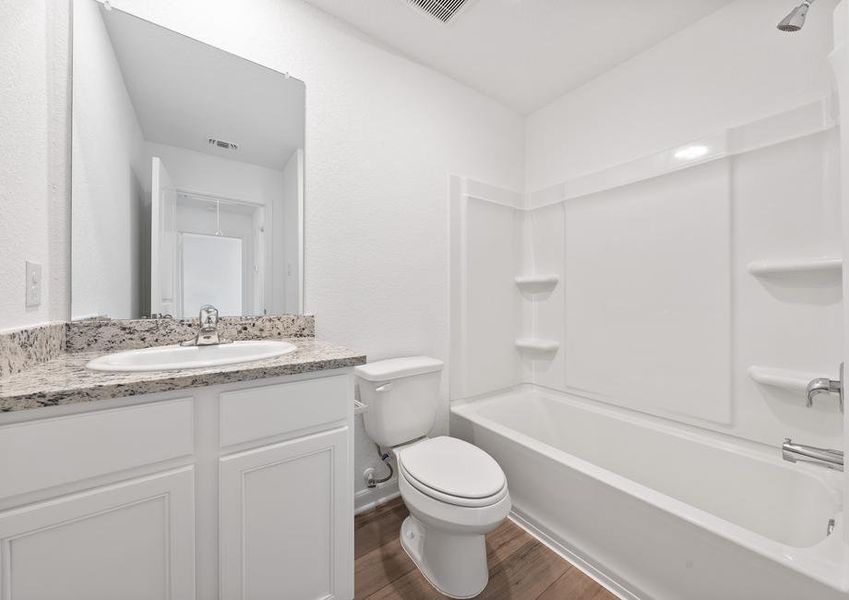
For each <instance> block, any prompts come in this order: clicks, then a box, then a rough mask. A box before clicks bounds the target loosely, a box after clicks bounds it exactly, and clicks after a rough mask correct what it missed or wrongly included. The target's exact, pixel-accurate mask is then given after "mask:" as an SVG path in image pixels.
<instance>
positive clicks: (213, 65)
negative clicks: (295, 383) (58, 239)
mask: <svg viewBox="0 0 849 600" xmlns="http://www.w3.org/2000/svg"><path fill="white" fill-rule="evenodd" d="M74 10H75V12H74V49H73V51H74V57H73V61H74V64H73V73H74V75H73V78H74V91H73V94H74V98H73V99H74V111H73V164H72V170H73V177H72V179H73V181H72V196H73V197H72V240H71V243H72V249H71V254H72V258H71V262H72V286H71V287H72V299H71V305H72V316H73V318H75V319H81V318H93V317H111V318H139V317H143V316H150V315H172V316H174V317H193V316H195V315H197V312H198V309H199V307H200V306H202V305H204V304H213V305H215V306H216V307H218V309H219V310H220V312H221V315H233V316H235V315H261V314H280V313H300V312H302V310H303V300H302V289H303V285H302V284H303V226H302V219H303V206H304V95H305V86H304V84H303V82H301V81H298V80H296V79H294V78H291V77H288V76H287V75H285V74H283V73H279V72H277V71H274V70H271V69H268V68H266V67H263V66H261V65H257V64H255V63H252V62H250V61H247V60H245V59H242V58H239V57H237V56H234V55H232V54H228V53H226V52H224V51H222V50H219V49H217V48H213V47H211V46H208V45H206V44H203V43H201V42H198V41H196V40H193V39H190V38H187V37H185V36H182V35H180V34H178V33H175V32H173V31H170V30H168V29H165V28H162V27H159V26H157V25H154V24H152V23H149V22H147V21H144V20H142V19H139V18H137V17H134V16H132V15H129V14H126V13H123V12H121V11H119V10H117V9H111V10H109V9H107V8H104V7H103V6H102V5H101V4H99V3H98V2H96V1H95V0H79V1H78V2H76V4H75V9H74Z"/></svg>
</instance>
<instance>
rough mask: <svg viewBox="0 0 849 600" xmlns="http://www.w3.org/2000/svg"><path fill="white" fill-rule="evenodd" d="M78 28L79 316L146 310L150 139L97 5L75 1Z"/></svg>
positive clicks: (75, 184)
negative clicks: (146, 151) (145, 135)
mask: <svg viewBox="0 0 849 600" xmlns="http://www.w3.org/2000/svg"><path fill="white" fill-rule="evenodd" d="M74 27H75V29H76V31H77V32H78V33H79V34H78V35H76V36H75V39H74V92H73V93H74V98H73V102H74V115H73V117H74V136H73V154H74V167H73V169H74V170H73V173H74V174H73V181H72V195H73V201H74V215H73V219H72V220H71V228H72V236H71V239H72V250H71V252H72V257H73V260H74V272H73V281H72V294H73V298H74V305H73V311H74V312H73V315H72V316H73V317H74V318H83V317H91V316H97V315H113V316H129V315H139V314H141V312H143V311H146V310H147V309H148V298H149V296H148V294H147V292H143V290H147V289H149V285H150V282H149V277H147V273H148V272H149V268H150V267H149V256H148V251H147V249H146V248H147V246H145V242H144V238H143V236H149V233H146V234H145V233H143V232H144V231H145V227H146V226H145V215H147V214H148V213H147V211H149V200H148V196H147V194H148V193H149V189H148V188H149V187H150V184H149V183H148V182H149V181H150V175H149V173H150V167H149V165H146V164H145V160H144V153H143V143H144V138H143V137H142V130H141V127H140V125H139V123H138V120H137V118H136V114H135V112H134V109H133V104H132V101H131V99H130V96H129V93H128V92H127V90H126V88H125V87H124V83H123V79H122V76H121V70H120V67H119V65H118V62H117V60H116V58H115V55H114V53H113V51H112V45H111V42H110V39H109V35H108V33H107V31H106V28H105V26H104V24H103V21H102V20H101V18H100V14H99V12H98V8H97V5H96V4H95V3H94V2H78V3H76V5H75V11H74ZM148 218H149V217H148ZM128 242H129V243H128ZM143 274H144V275H143Z"/></svg>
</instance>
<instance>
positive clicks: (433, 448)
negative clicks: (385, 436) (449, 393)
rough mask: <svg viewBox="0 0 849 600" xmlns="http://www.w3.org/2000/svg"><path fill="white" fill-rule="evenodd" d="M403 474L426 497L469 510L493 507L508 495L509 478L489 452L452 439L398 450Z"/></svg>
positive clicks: (434, 439) (444, 438)
mask: <svg viewBox="0 0 849 600" xmlns="http://www.w3.org/2000/svg"><path fill="white" fill-rule="evenodd" d="M396 458H397V461H398V470H399V474H400V475H401V476H402V477H404V479H405V480H406V481H407V482H408V483H409V484H410V486H412V487H414V488H415V489H416V490H418V491H419V492H421V493H422V494H425V495H426V496H428V497H430V498H432V499H434V500H438V501H440V502H445V503H447V504H452V505H455V506H464V507H469V508H478V507H484V506H491V505H493V504H496V503H498V502H499V501H501V500H502V499H503V498H505V497H506V496H507V494H508V491H507V479H506V477H505V476H504V472H503V471H502V470H501V467H499V466H498V463H497V462H495V460H494V459H493V458H492V457H491V456H490V455H489V454H487V453H486V452H484V451H483V450H481V449H480V448H477V447H476V446H473V445H471V444H469V443H467V442H464V441H463V440H459V439H457V438H451V437H444V436H443V437H436V438H430V439H425V440H422V441H420V442H417V443H414V444H412V445H410V446H406V447H404V448H401V449H397V450H396Z"/></svg>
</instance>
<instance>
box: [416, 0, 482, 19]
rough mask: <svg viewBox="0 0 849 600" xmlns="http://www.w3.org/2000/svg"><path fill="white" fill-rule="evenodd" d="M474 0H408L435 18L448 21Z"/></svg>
mask: <svg viewBox="0 0 849 600" xmlns="http://www.w3.org/2000/svg"><path fill="white" fill-rule="evenodd" d="M472 1H473V0H407V2H409V3H410V4H412V5H413V6H417V7H419V8H420V9H422V10H423V11H425V12H426V13H427V14H429V15H430V16H431V17H433V18H434V19H438V20H440V21H442V22H443V23H447V22H448V21H450V20H451V19H453V18H454V17H455V16H457V13H459V12H460V9H461V8H464V7H465V6H466V5H468V4H471V3H472Z"/></svg>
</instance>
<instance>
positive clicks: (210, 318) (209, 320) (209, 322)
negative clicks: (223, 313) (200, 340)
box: [198, 304, 218, 328]
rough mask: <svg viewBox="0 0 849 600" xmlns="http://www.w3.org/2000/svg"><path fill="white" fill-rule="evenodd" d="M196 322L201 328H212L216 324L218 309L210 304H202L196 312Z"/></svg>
mask: <svg viewBox="0 0 849 600" xmlns="http://www.w3.org/2000/svg"><path fill="white" fill-rule="evenodd" d="M198 322H199V324H200V326H201V328H204V327H210V328H214V327H216V326H217V325H218V309H217V308H215V307H214V306H212V305H211V304H204V305H203V306H201V307H200V312H199V313H198Z"/></svg>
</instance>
